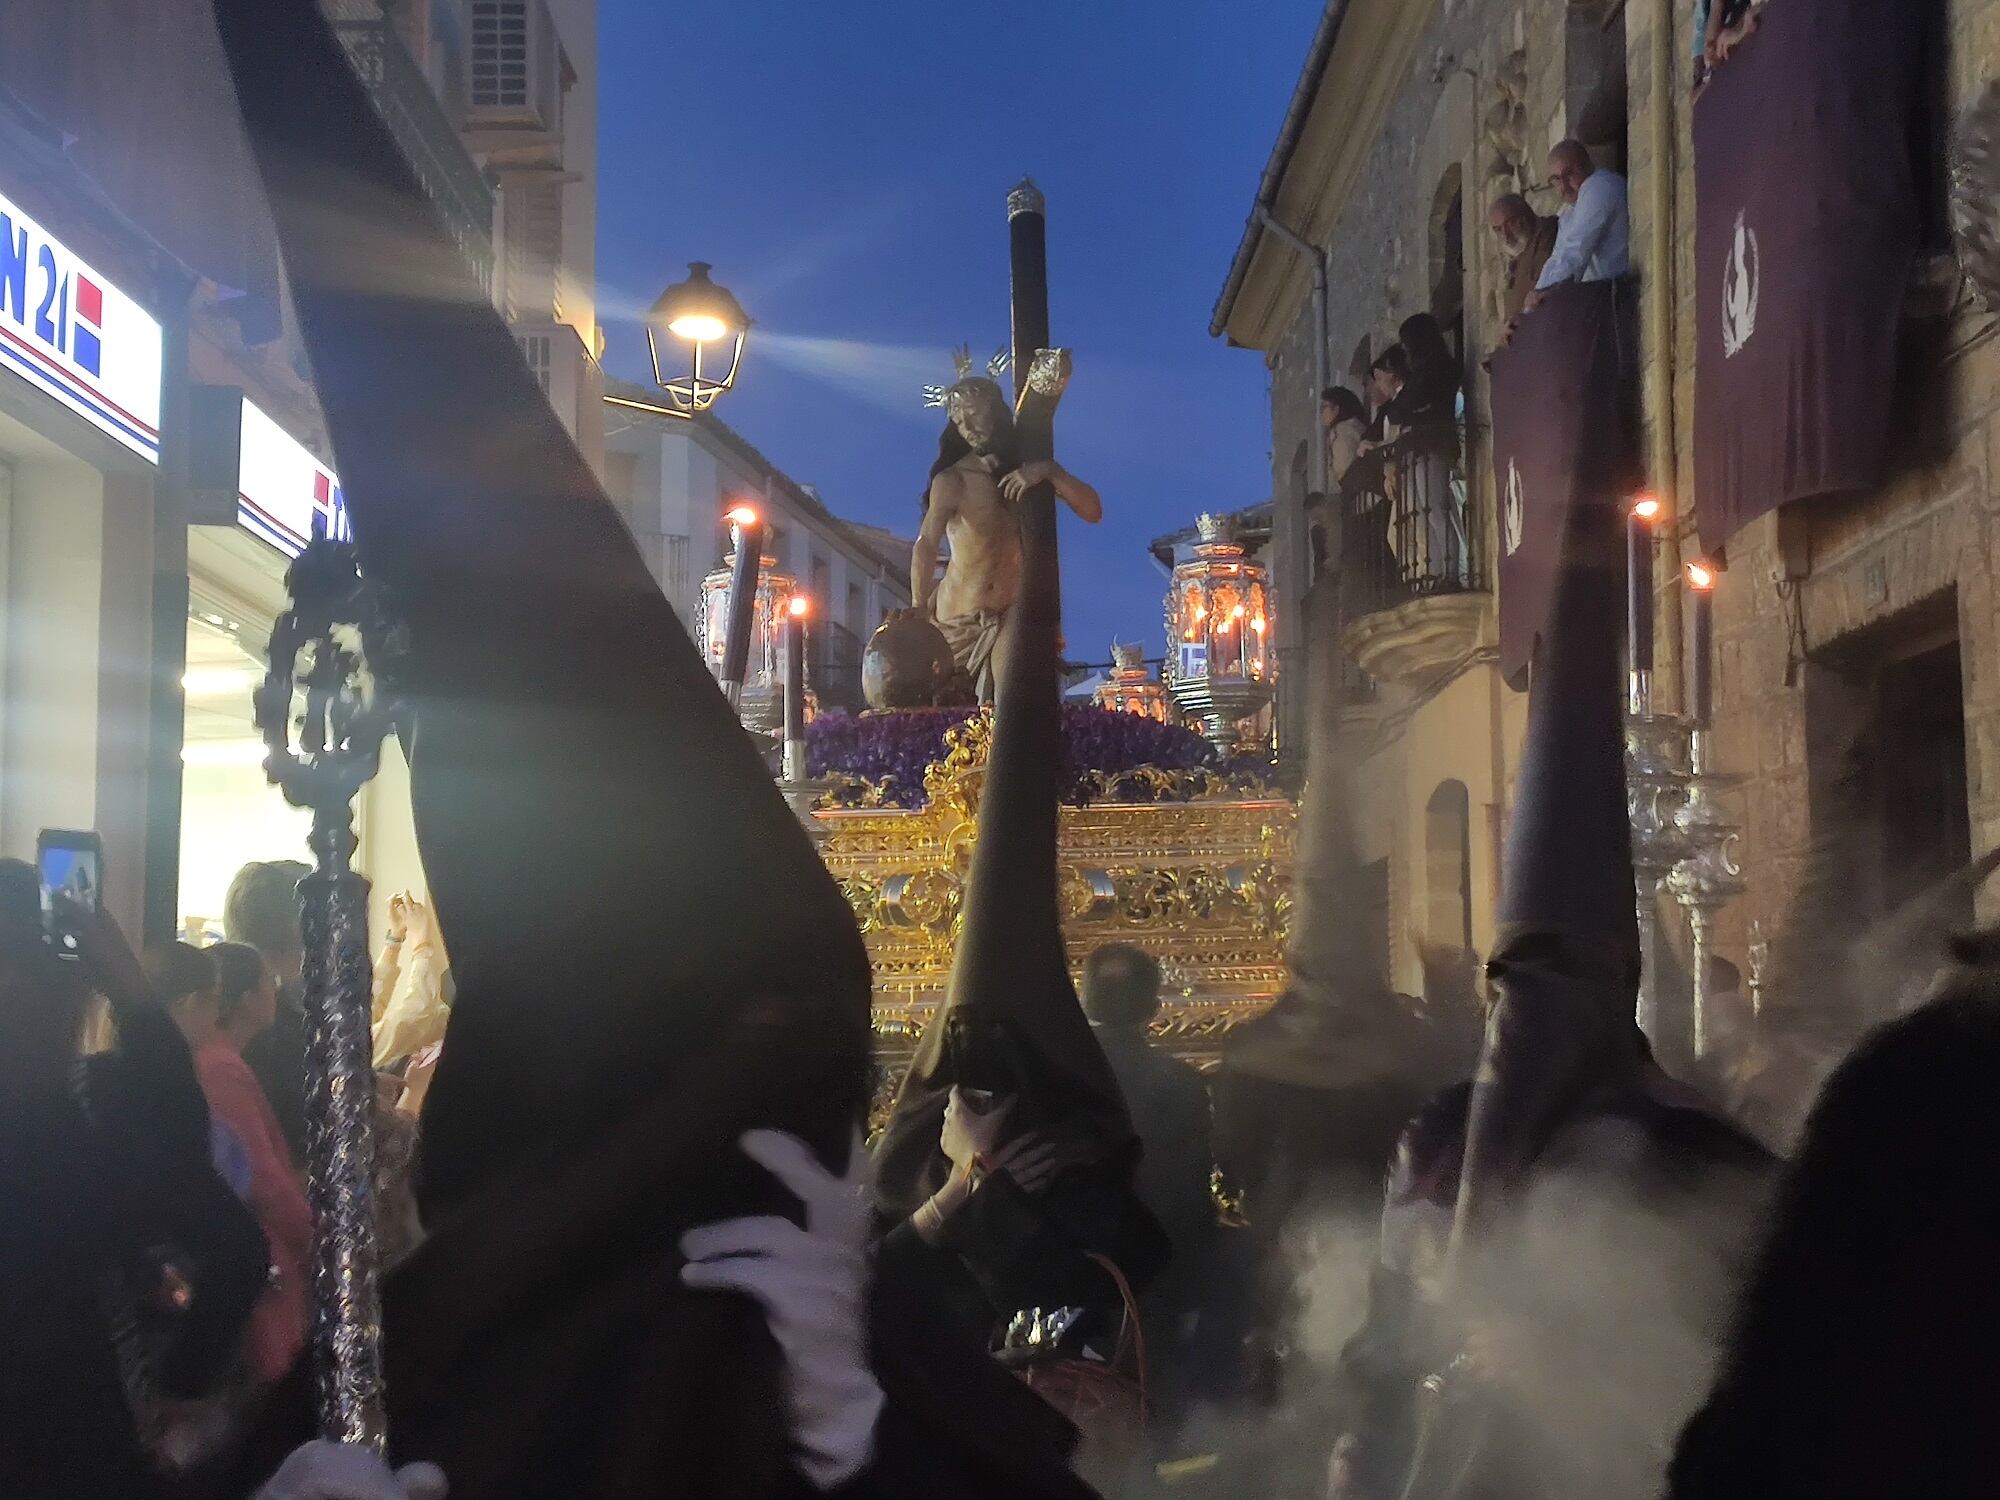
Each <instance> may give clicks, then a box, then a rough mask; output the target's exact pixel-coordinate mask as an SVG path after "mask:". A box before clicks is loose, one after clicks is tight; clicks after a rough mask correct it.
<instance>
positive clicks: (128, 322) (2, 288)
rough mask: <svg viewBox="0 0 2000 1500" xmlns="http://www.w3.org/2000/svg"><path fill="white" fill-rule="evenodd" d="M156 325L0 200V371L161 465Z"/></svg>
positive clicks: (29, 221) (61, 244)
mask: <svg viewBox="0 0 2000 1500" xmlns="http://www.w3.org/2000/svg"><path fill="white" fill-rule="evenodd" d="M160 353H161V345H160V325H159V324H158V323H156V322H155V321H154V320H153V318H152V317H151V315H150V314H148V313H147V312H146V311H145V310H144V309H142V308H141V307H140V306H139V304H138V303H136V302H134V301H133V300H132V299H131V298H130V297H128V296H126V295H125V294H124V293H123V292H121V291H119V290H118V288H117V287H115V286H113V285H112V284H111V283H110V281H109V280H107V279H106V278H105V276H104V275H103V273H101V272H99V271H95V270H93V269H91V267H90V266H88V265H86V264H85V263H84V262H83V261H82V260H81V259H80V258H79V257H77V256H76V255H74V254H73V253H71V251H70V250H69V249H68V248H67V247H66V246H65V245H64V244H63V243H62V241H60V240H58V239H56V238H55V236H53V235H51V234H50V233H49V232H48V231H47V230H45V229H43V228H42V226H41V225H39V224H37V223H36V222H35V221H34V220H33V219H31V218H29V217H28V215H26V214H25V213H23V212H21V210H20V209H18V208H16V207H15V206H14V204H13V203H12V202H11V201H10V200H9V199H7V198H6V197H5V196H4V195H0V368H4V369H6V370H8V371H9V372H11V373H12V374H15V375H18V376H20V377H21V378H22V379H23V380H26V381H27V382H28V383H29V384H30V385H32V386H34V387H36V388H37V389H38V390H40V391H42V392H44V393H45V394H46V395H48V396H51V397H53V398H54V399H55V400H56V401H58V402H60V403H61V404H62V405H64V406H66V407H68V408H69V409H70V410H71V411H73V412H75V413H76V414H77V415H78V416H80V417H82V418H83V419H84V421H86V422H88V423H90V425H91V426H93V427H95V428H97V429H98V430H99V431H100V432H103V433H105V434H107V435H108V436H110V437H111V438H113V439H114V440H115V441H117V442H119V443H122V444H123V445H124V446H125V447H127V448H130V449H131V450H132V451H133V452H134V453H136V454H138V455H139V456H140V457H141V458H144V459H146V460H147V461H149V462H151V463H158V462H159V461H160V382H161V360H160Z"/></svg>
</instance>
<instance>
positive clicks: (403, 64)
mask: <svg viewBox="0 0 2000 1500" xmlns="http://www.w3.org/2000/svg"><path fill="white" fill-rule="evenodd" d="M334 30H335V31H336V32H337V33H338V34H339V36H340V42H341V45H342V46H343V47H345V48H346V49H347V55H348V58H349V60H350V61H352V62H353V64H354V71H355V72H356V73H357V74H359V75H360V78H361V82H362V84H363V86H364V87H366V88H367V90H368V94H369V97H370V98H371V99H372V100H373V101H374V103H375V108H376V109H377V110H379V111H380V112H381V115H382V119H383V120H384V121H385V122H386V123H387V125H388V127H389V133H390V134H391V135H392V136H394V137H395V138H396V144H397V145H399V146H401V147H402V148H403V154H404V155H405V156H406V157H408V158H409V161H410V166H411V168H412V169H413V170H414V171H415V172H416V174H417V181H418V183H419V184H421V185H422V187H423V190H424V191H425V192H426V193H428V194H429V195H430V198H431V201H432V202H433V203H435V204H436V205H437V207H438V212H439V213H440V214H441V215H442V216H443V218H444V224H445V229H446V231H447V232H448V233H449V234H450V235H451V237H452V240H453V241H454V242H455V243H456V244H457V246H458V248H459V251H460V253H462V254H463V255H464V256H465V258H466V260H468V261H469V262H471V264H472V268H473V271H474V272H475V274H476V275H477V276H478V278H479V284H480V285H481V286H482V287H490V286H492V284H493V189H492V187H491V186H490V185H489V184H488V183H487V181H486V177H485V174H484V173H482V172H481V171H480V169H479V164H478V163H477V162H475V161H474V160H473V159H472V157H471V155H470V153H468V152H467V151H466V149H465V144H464V142H462V141H461V140H460V139H459V138H458V131H457V129H456V128H455V127H454V126H453V125H452V122H451V117H450V116H449V115H447V114H446V113H445V109H444V106H443V105H442V104H441V103H440V102H439V101H438V97H437V95H436V94H435V93H433V92H432V91H431V85H430V80H429V79H427V78H425V77H424V73H423V69H421V68H419V67H418V66H417V63H416V60H415V59H414V58H412V57H411V56H410V54H409V51H408V50H407V49H406V48H405V47H404V46H403V42H402V38H400V37H398V36H397V35H396V31H395V28H394V26H393V25H391V24H390V23H389V22H388V21H386V20H369V21H355V20H336V21H335V22H334Z"/></svg>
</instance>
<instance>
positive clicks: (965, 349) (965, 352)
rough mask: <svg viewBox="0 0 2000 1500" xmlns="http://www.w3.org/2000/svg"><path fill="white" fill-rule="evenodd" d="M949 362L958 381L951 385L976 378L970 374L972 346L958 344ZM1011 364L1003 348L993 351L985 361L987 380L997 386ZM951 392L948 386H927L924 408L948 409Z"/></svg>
mask: <svg viewBox="0 0 2000 1500" xmlns="http://www.w3.org/2000/svg"><path fill="white" fill-rule="evenodd" d="M951 362H952V366H953V368H954V369H956V370H957V372H958V379H957V380H956V381H954V382H953V385H958V384H962V383H963V382H965V381H967V380H974V379H977V378H978V377H977V376H975V375H974V374H973V373H972V346H971V345H970V344H960V345H959V346H958V347H957V348H956V349H954V350H952V352H951ZM1013 363H1014V356H1013V355H1012V354H1010V353H1009V352H1008V351H1007V350H1006V349H1004V348H1003V349H998V350H996V351H994V354H993V357H992V358H991V359H989V360H987V361H986V375H987V378H988V379H990V380H992V381H993V382H994V383H995V384H996V385H997V384H998V383H999V380H1000V377H1001V376H1002V375H1005V374H1006V373H1007V371H1008V370H1009V369H1010V368H1012V366H1013ZM951 392H952V386H949V385H927V386H925V387H924V405H925V406H926V407H948V406H949V405H950V404H951Z"/></svg>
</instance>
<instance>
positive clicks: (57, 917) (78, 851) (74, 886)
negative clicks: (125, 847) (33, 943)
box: [35, 828, 104, 958]
mask: <svg viewBox="0 0 2000 1500" xmlns="http://www.w3.org/2000/svg"><path fill="white" fill-rule="evenodd" d="M35 862H36V864H37V865H38V866H39V867H40V872H41V880H42V921H43V923H44V927H45V930H46V931H47V933H48V936H49V944H50V946H52V947H53V948H54V949H55V950H56V952H57V953H59V954H61V955H62V956H63V957H64V958H75V957H76V956H77V943H76V934H75V933H74V932H73V931H71V930H70V926H69V924H68V922H66V921H65V920H64V919H63V916H62V913H61V910H60V908H58V906H57V905H56V900H55V898H56V895H57V893H58V892H60V893H62V894H63V895H65V896H67V897H68V898H69V899H70V900H71V901H73V902H74V903H75V904H76V905H78V906H80V907H82V908H83V909H84V910H86V911H89V912H97V911H101V910H103V907H104V884H103V870H104V846H103V844H102V843H101V842H100V841H99V839H98V837H97V835H96V834H94V833H80V832H77V831H75V830H73V829H67V828H45V829H43V830H42V835H41V837H40V839H38V840H37V841H36V847H35Z"/></svg>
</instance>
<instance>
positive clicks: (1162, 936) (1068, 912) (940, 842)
mask: <svg viewBox="0 0 2000 1500" xmlns="http://www.w3.org/2000/svg"><path fill="white" fill-rule="evenodd" d="M991 723H992V721H991V719H990V717H985V716H982V717H977V718H973V719H970V720H968V721H967V722H966V723H965V724H964V725H962V726H960V727H959V728H958V729H955V730H953V731H952V734H951V736H950V738H949V740H948V741H947V744H948V747H949V750H948V754H947V755H946V757H945V758H944V759H943V760H941V761H939V762H937V763H936V764H935V765H933V766H932V767H931V768H930V771H929V773H928V774H927V775H926V777H925V785H926V788H927V790H928V791H929V793H930V801H929V805H928V806H926V807H923V808H920V809H917V810H915V811H905V810H902V809H885V808H862V809H855V810H822V811H817V812H815V813H814V814H813V817H814V818H815V819H816V820H817V822H818V824H819V831H820V834H821V838H820V841H819V849H820V855H821V857H822V858H823V859H825V861H826V864H827V867H828V869H830V870H831V871H832V872H833V875H834V878H835V879H837V880H838V881H839V882H840V886H841V889H842V890H843V891H844V892H845V893H846V895H847V899H848V902H849V903H850V904H851V905H852V906H853V908H854V914H855V916H856V918H857V919H858V920H859V921H860V924H861V930H862V934H863V937H864V939H865V941H866V942H867V945H868V953H869V957H870V958H871V959H872V960H873V961H874V966H875V1030H876V1035H877V1037H878V1039H879V1042H880V1051H881V1054H882V1060H883V1062H884V1063H886V1064H889V1065H891V1071H892V1072H895V1071H897V1070H896V1069H895V1067H894V1064H895V1063H896V1062H898V1061H900V1060H901V1059H903V1058H906V1057H907V1056H908V1053H909V1051H910V1049H911V1048H912V1047H914V1045H915V1042H916V1038H917V1036H918V1035H919V1034H920V1033H921V1031H922V1029H923V1026H924V1023H925V1022H926V1021H927V1020H928V1019H929V1017H930V1015H931V1012H932V1011H933V1010H934V1009H935V1008H936V1006H937V1004H938V1002H939V1001H940V1000H941V999H942V998H943V996H944V988H945V981H946V979H947V977H948V975H949V973H950V970H951V955H952V949H953V945H954V943H955V941H956V937H957V932H958V924H959V919H960V918H959V913H960V905H961V902H962V899H963V896H964V890H965V879H966V873H967V871H968V870H970V868H971V865H972V847H973V844H974V842H975V841H976V839H977V837H978V826H977V817H978V811H979V794H980V789H981V786H982V784H983V782H984V780H985V772H986V749H987V742H988V738H989V736H990V733H991ZM1125 774H1126V776H1127V777H1129V778H1138V779H1142V780H1143V783H1144V785H1145V786H1146V787H1147V789H1148V791H1149V792H1150V793H1151V794H1152V795H1155V796H1159V797H1162V798H1170V799H1173V800H1161V801H1155V802H1149V803H1120V802H1114V801H1108V800H1107V801H1097V802H1093V803H1091V804H1090V805H1088V806H1085V807H1065V808H1064V809H1063V810H1062V820H1061V830H1060V836H1059V839H1060V842H1059V855H1058V857H1059V859H1060V862H1061V869H1060V882H1061V883H1060V887H1059V889H1060V894H1061V901H1062V919H1063V935H1064V938H1065V940H1066V942H1067V944H1068V947H1069V958H1070V965H1071V968H1072V970H1073V971H1074V972H1076V973H1078V974H1080V973H1081V972H1082V968H1083V961H1084V960H1085V959H1086V958H1087V957H1089V955H1090V953H1091V951H1092V950H1093V949H1094V948H1096V947H1097V946H1098V945H1099V944H1102V943H1110V942H1122V943H1131V944H1133V945H1134V946H1136V947H1139V948H1142V949H1144V950H1145V951H1146V952H1148V953H1150V954H1151V955H1152V956H1153V957H1154V958H1156V959H1158V960H1159V963H1160V968H1161V970H1162V973H1163V975H1164V978H1165V987H1166V1005H1165V1008H1164V1009H1163V1011H1162V1013H1161V1015H1160V1018H1159V1020H1158V1021H1157V1022H1156V1023H1155V1026H1154V1029H1155V1031H1156V1033H1157V1034H1158V1035H1160V1036H1161V1037H1162V1038H1163V1039H1164V1040H1165V1041H1166V1042H1167V1044H1168V1045H1169V1046H1170V1047H1171V1048H1172V1050H1174V1051H1175V1052H1177V1053H1179V1054H1181V1055H1183V1056H1186V1057H1188V1058H1189V1059H1191V1060H1193V1061H1195V1062H1198V1063H1201V1064H1204V1065H1206V1064H1209V1063H1212V1062H1213V1061H1214V1058H1215V1056H1216V1055H1217V1052H1218V1051H1219V1049H1220V1046H1221V1042H1222V1039H1223V1037H1224V1036H1226V1035H1227V1034H1228V1032H1229V1030H1230V1029H1231V1028H1232V1027H1233V1026H1235V1025H1236V1024H1237V1023H1238V1022H1240V1021H1242V1020H1244V1019H1246V1018H1248V1017H1249V1016H1252V1015H1254V1014H1256V1013H1257V1012H1258V1011H1259V1010H1261V1009H1262V1008H1263V1007H1264V1006H1265V1005H1266V1004H1268V1003H1269V1002H1270V1000H1271V999H1272V998H1273V997H1274V996H1275V995H1276V994H1277V993H1278V990H1279V988H1280V987H1281V986H1282V985H1283V983H1284V976H1285V963H1284V950H1285V927H1286V923H1287V920H1288V919H1289V916H1290V904H1291V901H1290V890H1291V874H1292V870H1291V865H1292V838H1293V829H1294V824H1295V821H1296V815H1295V812H1294V809H1293V807H1292V805H1291V803H1289V802H1287V801H1285V800H1284V799H1283V798H1281V797H1274V796H1269V795H1259V796H1245V795H1242V794H1241V793H1240V791H1239V790H1238V789H1236V788H1233V787H1231V786H1229V785H1227V784H1226V783H1223V782H1222V781H1221V780H1220V779H1218V778H1216V777H1214V776H1212V775H1209V774H1208V773H1204V772H1192V773H1186V772H1168V771H1152V770H1146V771H1138V772H1128V773H1125ZM1105 791H1106V792H1107V794H1112V793H1114V792H1115V787H1114V785H1112V784H1107V785H1106V787H1105Z"/></svg>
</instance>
